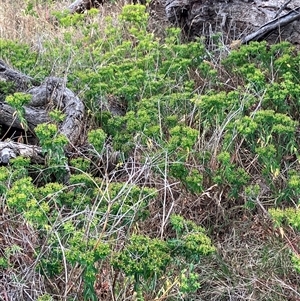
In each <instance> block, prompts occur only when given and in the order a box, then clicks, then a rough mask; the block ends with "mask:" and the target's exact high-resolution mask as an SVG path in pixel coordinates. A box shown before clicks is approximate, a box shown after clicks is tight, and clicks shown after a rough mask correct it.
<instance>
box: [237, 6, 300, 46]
mask: <svg viewBox="0 0 300 301" xmlns="http://www.w3.org/2000/svg"><path fill="white" fill-rule="evenodd" d="M298 19H300V7H297V8H295V9H293V10H291V11H290V12H288V13H287V14H285V15H284V16H281V17H278V18H276V19H274V20H272V21H270V22H268V23H267V24H264V25H263V26H262V27H260V28H259V29H258V30H257V31H255V32H253V33H251V34H249V35H247V36H246V37H244V38H243V39H242V41H241V43H242V44H246V43H249V42H251V41H259V40H261V39H263V38H264V37H266V36H267V35H269V34H270V33H271V32H272V31H274V30H277V29H278V28H283V27H284V26H286V25H288V24H290V23H292V22H294V21H296V20H298Z"/></svg>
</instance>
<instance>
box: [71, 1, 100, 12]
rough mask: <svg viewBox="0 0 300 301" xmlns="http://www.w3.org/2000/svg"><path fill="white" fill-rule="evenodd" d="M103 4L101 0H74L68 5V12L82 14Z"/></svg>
mask: <svg viewBox="0 0 300 301" xmlns="http://www.w3.org/2000/svg"><path fill="white" fill-rule="evenodd" d="M102 4H103V1H101V0H76V1H74V2H73V3H72V4H70V5H69V7H68V9H69V11H70V12H71V13H72V14H73V13H79V14H80V13H83V12H84V11H86V10H89V9H91V8H98V7H100V6H101V5H102Z"/></svg>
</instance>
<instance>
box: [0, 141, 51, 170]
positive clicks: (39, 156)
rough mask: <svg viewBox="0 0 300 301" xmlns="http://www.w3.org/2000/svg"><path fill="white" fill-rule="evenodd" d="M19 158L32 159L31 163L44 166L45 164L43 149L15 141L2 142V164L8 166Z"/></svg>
mask: <svg viewBox="0 0 300 301" xmlns="http://www.w3.org/2000/svg"><path fill="white" fill-rule="evenodd" d="M18 156H22V157H24V158H30V159H31V162H33V163H36V164H43V163H44V162H45V159H44V155H43V153H42V149H41V147H38V146H35V145H26V144H23V143H18V142H13V141H4V142H2V141H0V164H1V165H2V164H5V165H6V164H8V163H9V161H10V160H11V159H13V158H16V157H18Z"/></svg>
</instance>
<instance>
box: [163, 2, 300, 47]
mask: <svg viewBox="0 0 300 301" xmlns="http://www.w3.org/2000/svg"><path fill="white" fill-rule="evenodd" d="M161 1H162V3H163V4H164V7H165V10H166V16H167V18H168V20H169V21H170V22H171V23H173V24H175V25H177V26H180V27H181V28H182V30H183V32H184V34H185V35H186V36H187V37H188V38H194V37H199V36H204V37H205V38H206V40H207V41H208V42H211V40H212V39H213V37H214V36H215V34H216V33H222V39H223V42H224V43H225V44H228V45H229V44H231V42H232V41H234V40H241V41H242V42H243V43H247V42H249V41H252V40H261V39H267V40H268V41H270V42H273V43H274V42H278V41H281V40H286V41H290V42H292V43H294V44H299V43H300V30H299V28H300V26H299V25H300V21H299V17H298V15H299V7H300V0H294V1H290V0H288V1H283V0H272V1H271V0H254V1H253V0H215V1H211V0H161Z"/></svg>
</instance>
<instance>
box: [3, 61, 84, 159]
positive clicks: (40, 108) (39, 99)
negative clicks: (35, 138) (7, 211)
mask: <svg viewBox="0 0 300 301" xmlns="http://www.w3.org/2000/svg"><path fill="white" fill-rule="evenodd" d="M0 82H2V83H3V82H4V83H6V84H11V83H12V84H13V85H12V86H11V85H10V88H11V89H12V90H11V91H10V93H13V92H25V93H28V94H31V95H32V98H31V101H30V102H29V103H28V104H27V105H26V106H24V110H25V115H24V116H25V119H26V121H27V125H28V130H29V131H30V132H31V133H33V134H34V129H35V127H36V126H37V125H38V124H41V123H45V122H50V118H49V115H48V112H49V110H50V109H51V108H58V109H60V110H61V111H62V112H63V113H64V114H65V119H64V121H63V122H62V123H61V124H60V126H59V131H60V132H61V133H62V134H64V135H65V136H66V137H67V138H68V140H69V144H70V145H75V144H76V142H77V141H78V139H79V137H80V135H81V132H82V128H83V117H84V105H83V103H82V101H81V100H80V99H79V98H78V97H77V96H76V95H75V94H74V93H73V92H72V91H71V90H69V89H68V88H67V87H66V85H65V81H64V80H63V79H60V78H56V77H48V78H46V79H45V80H44V81H43V82H42V83H38V82H36V81H35V80H34V79H33V78H31V77H29V76H27V75H25V74H23V73H21V72H18V71H16V70H13V69H12V68H10V67H9V66H8V65H6V64H5V63H4V62H3V61H0ZM0 125H2V126H4V127H5V128H6V129H11V128H14V129H19V130H23V125H22V124H21V122H20V120H19V119H18V118H16V116H15V110H14V109H13V108H12V107H11V106H10V105H9V104H7V103H6V102H5V93H4V92H3V91H1V89H0ZM0 138H1V139H3V137H0ZM5 138H10V137H5ZM18 148H19V150H17V149H18ZM0 151H1V153H0V160H2V161H1V162H2V163H4V162H5V161H7V158H13V157H14V156H15V155H17V154H24V155H28V156H30V157H32V158H33V159H34V161H36V162H38V161H39V160H40V159H39V158H38V157H37V155H36V154H40V150H38V151H37V148H36V146H32V148H31V146H26V145H22V144H21V143H19V144H7V143H6V144H5V145H4V144H3V143H2V144H1V145H0Z"/></svg>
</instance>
